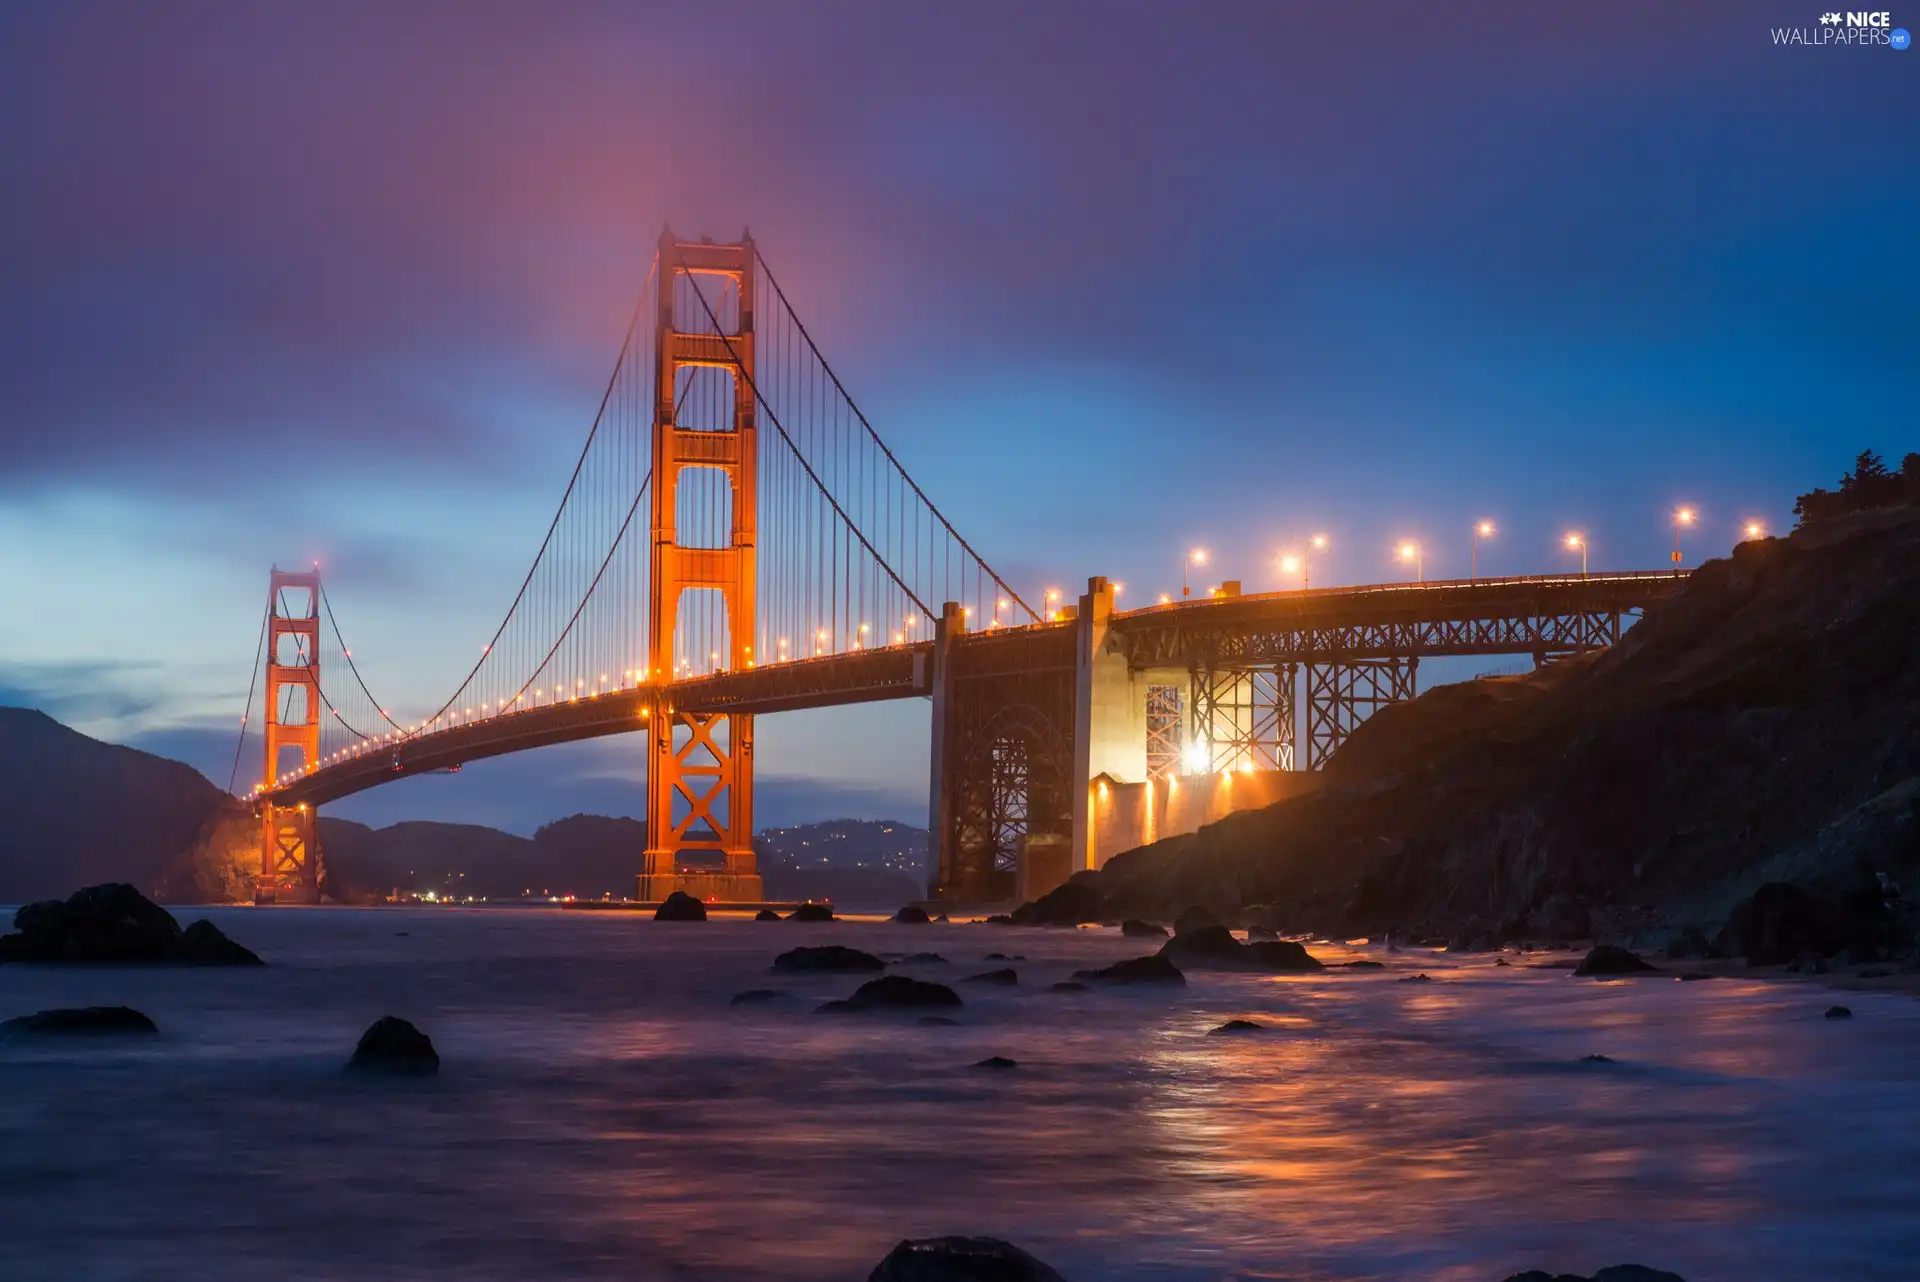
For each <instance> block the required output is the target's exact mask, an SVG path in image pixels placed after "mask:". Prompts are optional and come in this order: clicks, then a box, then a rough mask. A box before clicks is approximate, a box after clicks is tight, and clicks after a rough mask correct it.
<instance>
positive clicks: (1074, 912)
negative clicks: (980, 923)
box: [987, 872, 1100, 926]
mask: <svg viewBox="0 0 1920 1282" xmlns="http://www.w3.org/2000/svg"><path fill="white" fill-rule="evenodd" d="M1092 875H1093V874H1091V873H1085V872H1080V873H1075V874H1074V875H1073V876H1072V877H1070V878H1068V880H1067V881H1066V882H1065V883H1064V884H1063V885H1059V886H1055V887H1054V888H1053V889H1052V890H1049V891H1048V892H1047V893H1046V894H1044V895H1042V896H1040V898H1038V899H1036V900H1034V901H1033V902H1032V903H1030V904H1021V905H1020V906H1019V907H1018V908H1016V909H1014V910H1013V913H1012V916H1011V917H1010V918H1009V919H1008V920H1010V921H1011V922H1012V923H1013V924H1014V925H1016V926H1078V925H1079V924H1080V923H1081V922H1083V921H1099V920H1100V892H1099V891H1098V890H1097V889H1095V887H1094V885H1093V883H1092V882H1091V881H1090V880H1088V879H1089V878H1090V877H1092ZM987 920H988V921H992V920H993V919H992V918H991V917H989V918H988V919H987Z"/></svg>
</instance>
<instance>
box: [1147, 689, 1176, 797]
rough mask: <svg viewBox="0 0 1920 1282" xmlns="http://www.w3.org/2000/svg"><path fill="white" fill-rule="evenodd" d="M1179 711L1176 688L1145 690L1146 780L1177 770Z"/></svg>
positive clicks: (1163, 776) (1162, 776) (1158, 777)
mask: <svg viewBox="0 0 1920 1282" xmlns="http://www.w3.org/2000/svg"><path fill="white" fill-rule="evenodd" d="M1182 711H1183V710H1182V708H1181V707H1180V687H1179V686H1155V685H1150V686H1148V687H1147V778H1149V779H1162V778H1165V777H1166V776H1167V775H1170V774H1173V773H1175V772H1176V771H1178V770H1179V769H1180V748H1181V729H1182V723H1183V717H1182V715H1181V714H1182Z"/></svg>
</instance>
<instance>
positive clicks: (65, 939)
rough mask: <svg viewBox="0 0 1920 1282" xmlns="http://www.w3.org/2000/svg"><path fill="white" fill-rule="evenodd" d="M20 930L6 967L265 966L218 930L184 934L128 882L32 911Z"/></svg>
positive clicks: (3, 954)
mask: <svg viewBox="0 0 1920 1282" xmlns="http://www.w3.org/2000/svg"><path fill="white" fill-rule="evenodd" d="M13 925H14V929H15V931H16V932H17V933H15V934H11V935H7V936H4V937H0V961H31V962H99V963H105V964H120V965H131V964H135V963H141V962H172V963H175V964H179V965H188V966H258V965H259V964H260V959H259V958H258V957H256V956H254V955H253V954H252V953H251V952H249V951H248V950H247V949H245V948H242V947H241V946H240V945H238V944H236V943H234V942H233V941H232V940H230V939H228V938H227V937H226V936H225V935H223V934H221V933H220V928H219V927H217V926H215V925H214V924H213V923H212V922H208V921H198V922H195V923H194V924H193V925H192V926H191V927H189V928H188V929H187V930H185V931H182V930H181V929H180V923H179V922H177V921H175V920H174V919H173V914H172V913H169V912H168V911H167V910H166V909H164V908H162V907H160V905H158V904H156V903H154V902H153V901H152V900H150V899H148V898H147V897H146V896H145V895H142V894H141V893H140V892H139V891H137V890H135V889H134V888H133V887H132V886H129V885H126V884H125V883H124V882H112V883H109V884H106V885H102V886H89V887H87V888H86V889H85V890H81V891H76V892H75V893H74V894H73V895H72V896H70V897H69V898H67V899H64V900H61V899H47V900H42V901H41V902H39V903H36V904H28V905H26V906H25V907H24V908H22V909H20V911H19V912H17V913H15V914H14V917H13Z"/></svg>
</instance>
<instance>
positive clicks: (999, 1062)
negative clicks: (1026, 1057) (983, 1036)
mask: <svg viewBox="0 0 1920 1282" xmlns="http://www.w3.org/2000/svg"><path fill="white" fill-rule="evenodd" d="M974 1067H975V1068H1018V1067H1020V1063H1019V1061H1018V1060H1011V1059H1008V1058H1007V1057H1006V1056H1005V1055H989V1056H987V1057H986V1058H985V1059H983V1060H981V1061H980V1062H979V1063H977V1064H975V1065H974Z"/></svg>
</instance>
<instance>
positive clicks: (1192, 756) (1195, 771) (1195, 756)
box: [1180, 739, 1213, 775]
mask: <svg viewBox="0 0 1920 1282" xmlns="http://www.w3.org/2000/svg"><path fill="white" fill-rule="evenodd" d="M1208 748H1209V745H1208V743H1207V741H1206V740H1205V739H1189V740H1188V741H1187V746H1186V747H1185V748H1182V749H1181V750H1180V764H1181V765H1183V766H1185V767H1186V771H1187V773H1188V774H1190V775H1203V774H1206V773H1207V769H1208V767H1210V766H1212V765H1213V759H1212V758H1213V754H1212V753H1211V752H1209V751H1208Z"/></svg>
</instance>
